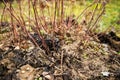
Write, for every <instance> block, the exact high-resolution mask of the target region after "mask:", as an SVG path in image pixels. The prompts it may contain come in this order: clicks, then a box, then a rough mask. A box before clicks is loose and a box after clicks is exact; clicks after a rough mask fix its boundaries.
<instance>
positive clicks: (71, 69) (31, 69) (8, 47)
mask: <svg viewBox="0 0 120 80" xmlns="http://www.w3.org/2000/svg"><path fill="white" fill-rule="evenodd" d="M9 34H10V33H9ZM1 35H6V36H8V37H9V38H6V39H5V40H1V41H0V80H119V79H120V55H119V54H118V51H120V38H119V37H118V36H116V34H115V33H114V32H112V31H111V32H109V33H108V34H103V33H100V34H97V35H94V36H93V35H92V36H91V35H90V34H88V33H87V32H86V28H85V27H84V26H83V25H82V27H80V25H79V27H71V29H69V30H68V31H67V32H66V34H65V35H64V38H61V37H60V36H61V35H59V34H58V35H57V36H58V37H55V38H54V39H52V38H50V36H49V35H47V36H48V37H46V38H45V43H46V44H47V46H48V48H49V50H50V52H49V53H47V52H46V50H45V49H44V47H43V46H42V44H41V40H40V39H39V38H38V34H36V33H34V34H31V36H32V37H33V38H34V39H35V40H36V42H37V44H38V45H39V46H40V47H35V46H34V43H33V42H32V41H31V40H30V39H28V38H27V39H26V38H24V39H23V40H22V41H21V45H20V46H16V45H13V44H12V39H11V36H10V35H7V33H4V34H1ZM53 44H54V46H53Z"/></svg>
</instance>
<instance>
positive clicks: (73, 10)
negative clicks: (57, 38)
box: [0, 0, 120, 35]
mask: <svg viewBox="0 0 120 80" xmlns="http://www.w3.org/2000/svg"><path fill="white" fill-rule="evenodd" d="M26 1H27V0H26ZM73 1H74V0H73ZM92 2H93V0H76V1H75V2H72V3H71V2H69V1H68V0H66V1H65V5H64V8H65V15H66V17H67V16H69V15H73V14H74V15H75V16H78V15H80V13H81V12H82V11H83V10H84V9H85V8H86V7H87V6H88V5H90V4H91V3H92ZM26 3H27V2H25V1H24V0H23V3H22V4H23V5H24V4H26ZM50 5H51V4H50ZM119 5H120V0H110V1H109V3H108V4H107V6H106V11H105V14H104V15H103V16H102V18H101V19H100V21H99V23H98V25H97V26H98V31H100V32H102V31H106V30H107V29H115V31H116V32H117V33H118V35H119V34H120V6H119ZM13 6H14V7H16V8H17V6H18V4H16V1H14V2H13ZM3 8H4V4H3V3H1V2H0V15H2V11H3ZM22 8H24V9H23V10H24V14H27V13H28V11H27V9H28V7H27V6H26V7H25V6H22ZM92 8H93V9H94V8H95V6H93V7H91V9H92ZM49 10H50V13H51V14H49V13H48V11H47V10H46V12H45V13H44V14H45V16H50V15H52V14H54V11H53V9H52V8H49ZM89 11H90V9H89V10H88V12H89ZM7 14H8V12H6V13H5V14H4V15H5V16H4V21H9V19H10V17H9V16H8V15H7ZM81 18H82V17H80V18H79V21H80V20H81ZM0 19H1V16H0Z"/></svg>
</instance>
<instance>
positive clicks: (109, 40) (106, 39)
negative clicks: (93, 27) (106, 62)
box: [98, 31, 120, 52]
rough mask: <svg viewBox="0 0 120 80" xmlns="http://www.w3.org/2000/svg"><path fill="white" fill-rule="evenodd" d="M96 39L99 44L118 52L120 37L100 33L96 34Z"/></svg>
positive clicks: (113, 34) (113, 33)
mask: <svg viewBox="0 0 120 80" xmlns="http://www.w3.org/2000/svg"><path fill="white" fill-rule="evenodd" d="M98 39H99V40H100V42H101V43H105V44H108V45H110V46H111V48H113V49H114V50H115V51H117V52H119V51H120V37H118V36H117V35H116V34H115V32H113V31H111V32H109V33H108V34H105V33H100V34H98Z"/></svg>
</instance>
